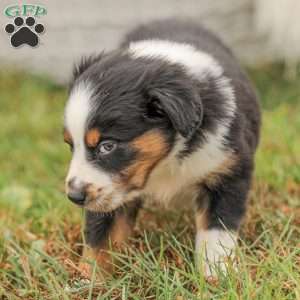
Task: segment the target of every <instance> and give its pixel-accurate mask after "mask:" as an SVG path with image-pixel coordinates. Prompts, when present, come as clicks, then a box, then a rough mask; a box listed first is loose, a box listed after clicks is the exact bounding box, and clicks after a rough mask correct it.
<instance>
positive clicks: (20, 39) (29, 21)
mask: <svg viewBox="0 0 300 300" xmlns="http://www.w3.org/2000/svg"><path fill="white" fill-rule="evenodd" d="M5 31H6V32H7V33H8V34H9V35H10V43H11V45H12V46H13V47H15V48H17V47H19V46H21V45H28V46H31V47H36V46H37V45H38V44H39V35H40V34H42V33H43V32H44V31H45V27H44V25H43V24H40V23H38V24H36V22H35V19H34V18H33V17H27V18H26V20H24V18H22V17H16V18H15V19H14V22H13V23H9V24H7V25H6V26H5Z"/></svg>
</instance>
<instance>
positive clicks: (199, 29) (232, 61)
mask: <svg viewBox="0 0 300 300" xmlns="http://www.w3.org/2000/svg"><path fill="white" fill-rule="evenodd" d="M143 40H167V41H170V42H175V43H180V44H188V45H192V46H193V47H194V48H196V49H197V50H199V51H201V52H204V53H207V54H209V55H210V56H212V57H213V58H214V59H215V60H216V61H217V63H218V64H219V65H220V66H221V67H222V68H223V74H224V75H225V76H226V77H227V78H229V80H230V82H231V85H232V86H233V89H234V93H235V97H236V104H237V110H238V111H239V115H238V119H239V120H237V124H238V126H239V127H240V126H243V127H244V131H245V132H247V133H246V137H245V138H246V139H247V140H248V141H247V144H248V146H249V147H250V148H251V150H252V151H254V150H255V149H256V147H257V144H258V141H259V127H260V123H261V119H260V108H259V104H258V100H257V95H256V92H255V89H254V88H253V86H252V84H251V82H250V80H249V79H248V76H247V75H246V73H245V72H244V71H243V69H242V68H241V67H240V65H239V63H238V61H237V59H236V58H235V56H234V54H233V52H232V51H231V50H230V49H229V48H228V47H227V46H226V45H225V44H224V43H223V42H222V41H221V39H219V38H218V37H217V36H216V35H215V34H214V33H212V32H211V31H209V30H208V29H206V28H205V27H203V26H201V25H199V24H196V23H194V22H191V21H180V20H175V19H168V20H161V21H154V22H150V23H147V24H144V25H140V26H138V27H137V28H135V29H133V30H132V31H131V32H129V33H128V34H127V35H126V36H125V38H124V40H123V41H122V42H121V45H120V46H121V48H123V47H125V48H127V47H128V46H129V45H130V43H132V42H138V41H143ZM237 138H238V136H235V134H234V136H232V139H234V140H235V139H237ZM236 142H237V141H236ZM234 144H236V143H235V142H234ZM238 144H240V143H238ZM252 151H251V152H252Z"/></svg>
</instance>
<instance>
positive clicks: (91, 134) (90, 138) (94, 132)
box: [85, 128, 101, 147]
mask: <svg viewBox="0 0 300 300" xmlns="http://www.w3.org/2000/svg"><path fill="white" fill-rule="evenodd" d="M100 138H101V133H100V131H99V130H98V129H97V128H94V129H91V130H89V131H88V132H87V133H86V135H85V142H86V144H87V145H88V146H89V147H96V146H97V145H98V143H99V141H100Z"/></svg>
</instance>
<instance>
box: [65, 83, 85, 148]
mask: <svg viewBox="0 0 300 300" xmlns="http://www.w3.org/2000/svg"><path fill="white" fill-rule="evenodd" d="M90 110H91V91H90V90H89V88H88V87H87V86H84V85H83V84H81V85H78V86H76V87H75V88H74V89H73V90H72V92H71V94H70V98H69V100H68V102H67V105H66V109H65V127H66V128H67V129H68V130H69V132H70V134H71V136H72V139H73V143H74V145H75V144H76V143H77V144H78V143H79V142H80V141H82V138H83V136H84V131H85V125H86V121H87V118H88V115H89V112H90Z"/></svg>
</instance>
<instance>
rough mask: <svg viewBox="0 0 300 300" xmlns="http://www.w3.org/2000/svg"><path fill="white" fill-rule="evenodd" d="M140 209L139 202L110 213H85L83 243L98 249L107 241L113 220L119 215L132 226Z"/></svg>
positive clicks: (136, 201) (138, 200)
mask: <svg viewBox="0 0 300 300" xmlns="http://www.w3.org/2000/svg"><path fill="white" fill-rule="evenodd" d="M140 207H141V200H140V199H137V200H135V201H134V202H132V203H130V204H129V205H126V206H124V207H122V208H119V209H117V210H116V211H113V212H111V213H105V214H104V213H97V212H91V211H86V218H85V219H86V221H85V231H84V236H85V241H86V243H87V244H88V245H89V246H91V247H92V248H98V247H100V246H101V243H102V242H105V241H106V240H107V239H108V235H109V231H110V229H111V228H112V226H113V225H114V222H115V220H116V219H117V218H118V217H120V216H121V215H123V216H125V217H126V219H127V222H128V223H129V224H131V225H132V227H133V226H134V222H135V220H136V217H137V214H138V211H139V209H140Z"/></svg>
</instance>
